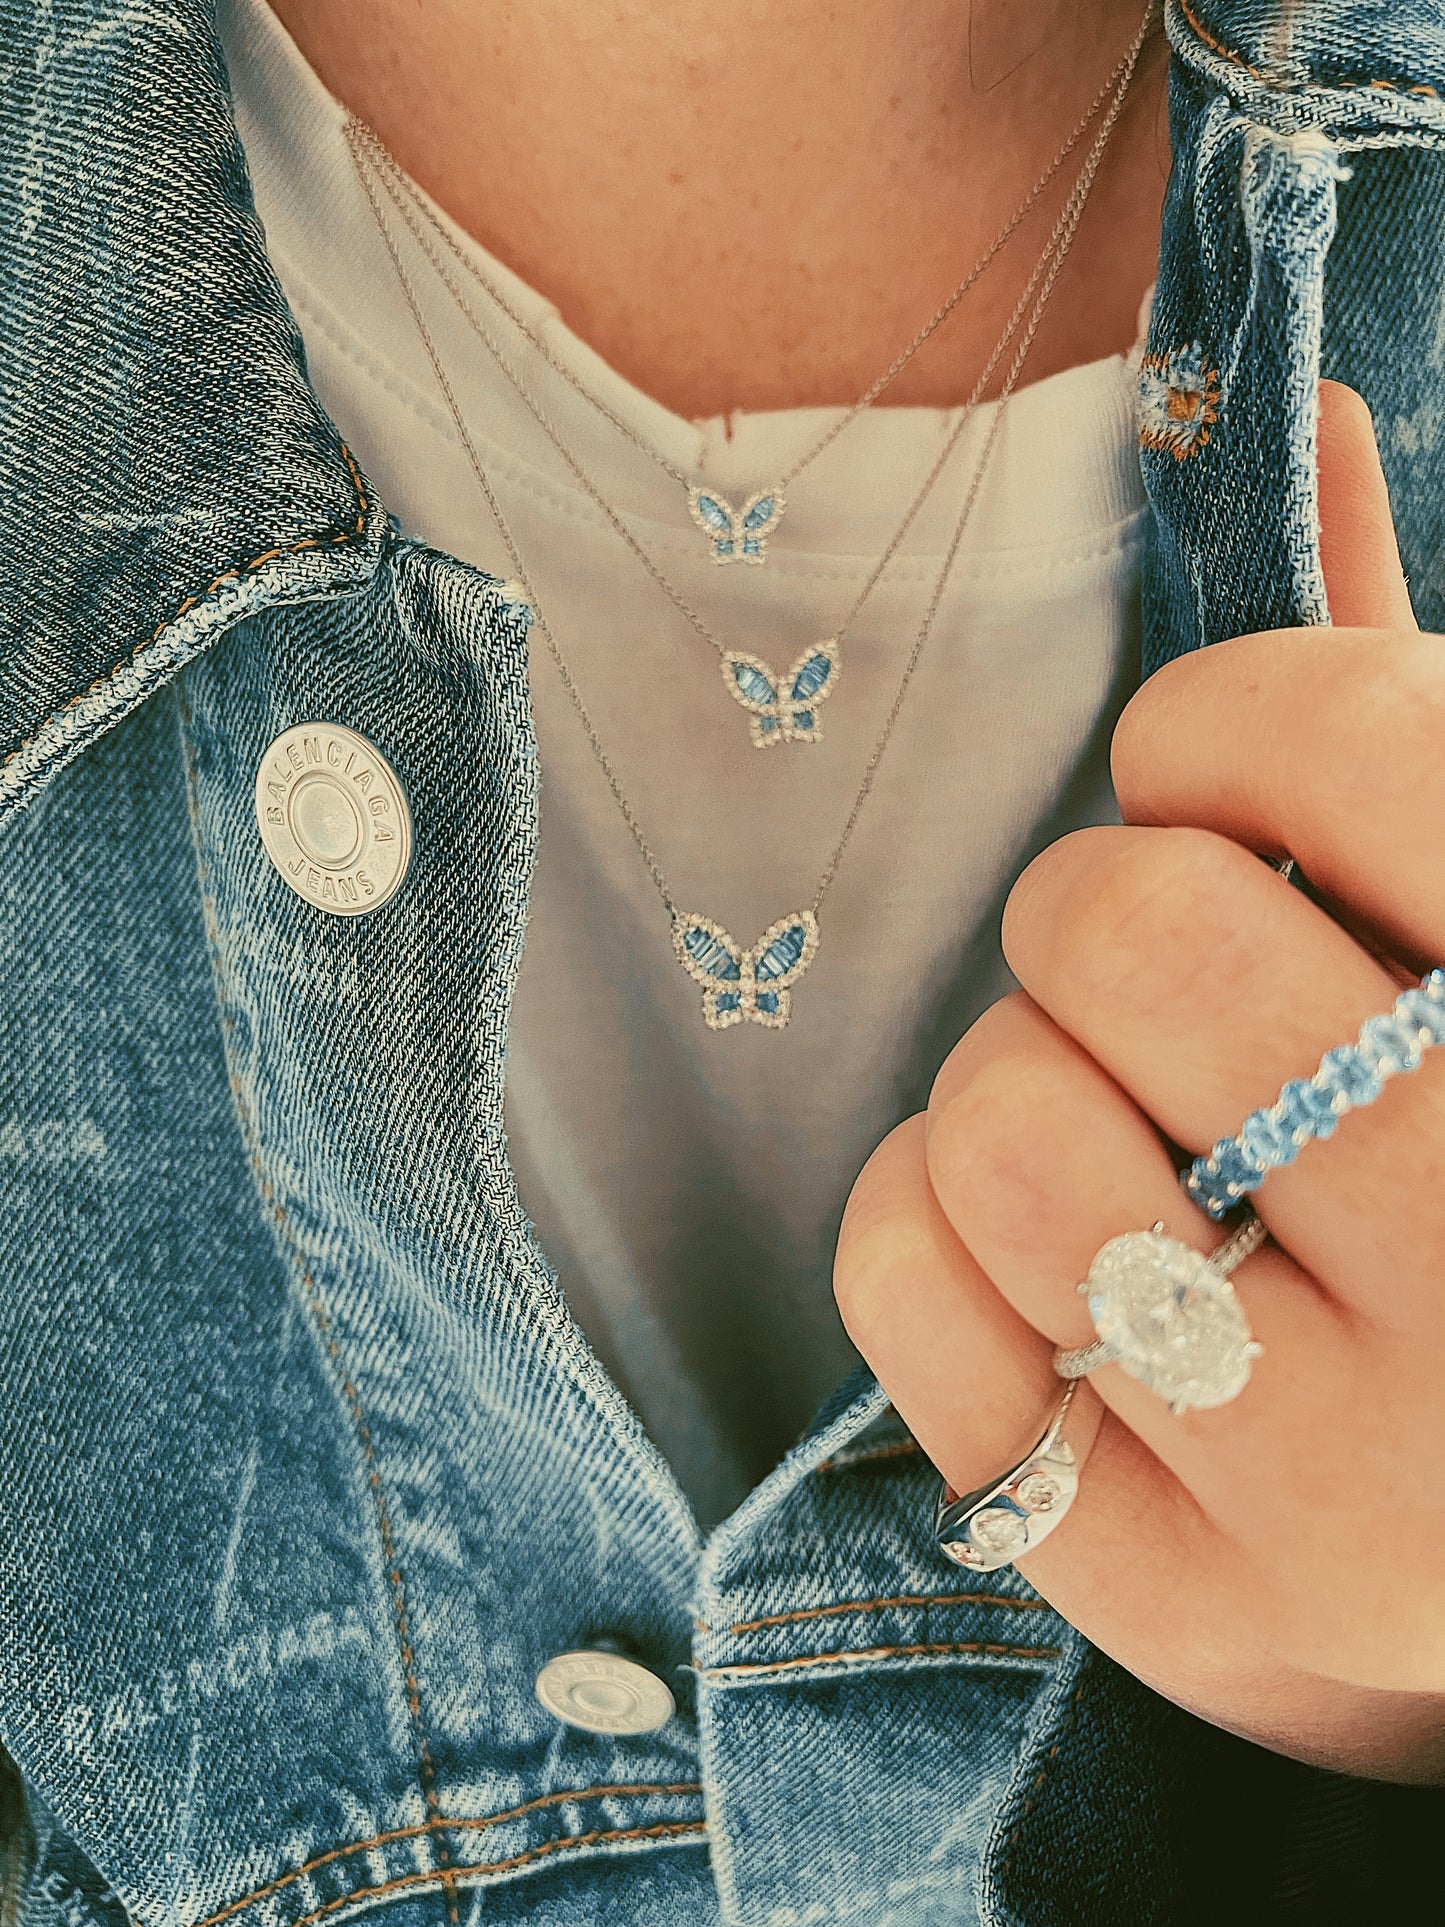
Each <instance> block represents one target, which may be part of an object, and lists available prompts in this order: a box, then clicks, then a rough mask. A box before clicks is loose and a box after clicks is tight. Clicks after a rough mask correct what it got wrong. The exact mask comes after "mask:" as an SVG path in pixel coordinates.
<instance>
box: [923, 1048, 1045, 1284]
mask: <svg viewBox="0 0 1445 1927" xmlns="http://www.w3.org/2000/svg"><path fill="white" fill-rule="evenodd" d="M981 1021H982V1020H981ZM1057 1095H1058V1076H1057V1069H1056V1067H1054V1066H1052V1065H1050V1064H1049V1063H1047V1062H1046V1061H1044V1060H1042V1059H1041V1058H1040V1056H1039V1055H1038V1053H1037V1052H1036V1051H1035V1050H1032V1049H1030V1048H1029V1047H1028V1045H1027V1043H1026V1042H1023V1041H1022V1040H1017V1041H1015V1042H1014V1043H1013V1044H1012V1046H1011V1047H1008V1048H1005V1049H1001V1050H991V1051H988V1052H987V1053H983V1052H979V1053H976V1054H975V1055H974V1056H973V1057H972V1060H971V1062H970V1063H969V1065H968V1067H967V1070H966V1072H965V1071H963V1070H960V1071H958V1072H956V1073H955V1074H954V1075H953V1076H952V1077H951V1078H949V1079H947V1080H945V1079H944V1078H943V1076H942V1075H940V1078H939V1081H938V1083H937V1085H936V1086H935V1097H934V1098H933V1099H932V1100H930V1104H929V1113H928V1122H929V1129H928V1175H929V1180H930V1182H931V1184H932V1186H933V1191H934V1195H935V1196H936V1197H937V1199H938V1202H939V1204H940V1206H941V1207H942V1210H943V1212H944V1215H945V1216H946V1217H947V1218H948V1220H949V1222H950V1224H952V1226H953V1228H954V1230H955V1232H956V1233H957V1235H958V1236H959V1238H960V1239H962V1241H963V1243H964V1244H965V1246H970V1247H978V1248H983V1247H984V1246H986V1247H987V1248H988V1249H991V1250H992V1249H998V1248H1000V1247H1003V1248H1008V1249H1012V1248H1013V1246H1014V1245H1015V1244H1016V1243H1017V1242H1018V1240H1019V1239H1020V1237H1023V1238H1024V1239H1025V1240H1027V1239H1028V1237H1029V1236H1030V1234H1031V1228H1032V1227H1033V1226H1034V1225H1036V1224H1037V1223H1038V1222H1039V1216H1038V1214H1039V1213H1040V1212H1047V1211H1048V1210H1050V1209H1051V1208H1053V1206H1054V1205H1056V1203H1057V1199H1056V1197H1055V1196H1054V1194H1053V1191H1052V1189H1051V1187H1050V1185H1049V1183H1048V1181H1047V1176H1046V1174H1045V1172H1044V1171H1043V1170H1042V1168H1041V1164H1040V1160H1039V1156H1038V1151H1037V1136H1038V1123H1039V1117H1040V1114H1041V1110H1042V1111H1045V1112H1046V1111H1047V1108H1048V1107H1049V1106H1050V1105H1052V1104H1053V1103H1054V1102H1055V1101H1056V1100H1057Z"/></svg>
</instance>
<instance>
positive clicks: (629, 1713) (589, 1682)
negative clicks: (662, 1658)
mask: <svg viewBox="0 0 1445 1927" xmlns="http://www.w3.org/2000/svg"><path fill="white" fill-rule="evenodd" d="M537 1698H538V1699H539V1700H541V1702H542V1704H543V1705H544V1706H545V1707H546V1709H547V1711H548V1712H549V1713H555V1714H556V1715H557V1718H558V1719H559V1720H565V1721H566V1722H567V1724H568V1725H569V1726H580V1727H583V1728H585V1730H586V1731H587V1732H589V1733H651V1732H653V1731H655V1730H656V1728H657V1727H659V1726H666V1724H667V1722H668V1721H669V1720H670V1719H671V1718H672V1716H673V1713H674V1712H675V1711H676V1710H677V1709H676V1702H675V1701H674V1700H673V1697H672V1694H671V1693H670V1692H669V1691H668V1689H667V1687H666V1686H665V1685H664V1684H663V1683H662V1681H661V1680H660V1679H659V1678H658V1677H657V1675H656V1673H649V1672H648V1670H647V1668H646V1667H645V1666H639V1665H638V1664H637V1661H636V1660H635V1659H624V1658H623V1656H622V1654H621V1653H609V1652H598V1651H591V1652H575V1653H558V1655H557V1657H556V1658H555V1659H549V1660H548V1661H547V1664H546V1665H545V1666H544V1667H543V1668H542V1670H541V1672H540V1673H538V1675H537Z"/></svg>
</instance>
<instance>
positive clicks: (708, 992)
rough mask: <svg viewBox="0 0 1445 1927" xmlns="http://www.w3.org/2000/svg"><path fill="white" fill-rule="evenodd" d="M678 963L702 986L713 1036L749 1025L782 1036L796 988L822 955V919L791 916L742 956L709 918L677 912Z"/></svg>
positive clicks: (806, 912) (809, 913)
mask: <svg viewBox="0 0 1445 1927" xmlns="http://www.w3.org/2000/svg"><path fill="white" fill-rule="evenodd" d="M672 944H673V948H674V949H675V950H676V952H677V960H678V962H679V963H680V964H681V965H682V967H683V969H684V970H685V971H686V972H687V974H688V976H689V977H691V978H692V980H693V982H694V983H699V984H701V985H702V1017H703V1022H704V1023H705V1024H706V1025H707V1027H708V1029H709V1030H728V1029H730V1028H731V1027H732V1026H733V1025H734V1024H741V1023H743V1022H744V1021H745V1020H746V1021H747V1022H748V1023H751V1024H766V1025H767V1026H768V1028H769V1029H770V1030H781V1029H782V1028H783V1026H784V1024H786V1023H787V1021H788V1016H789V1013H790V1012H791V1010H792V1006H793V993H792V990H791V988H790V986H791V985H793V984H795V983H796V982H797V981H798V979H799V977H801V976H802V974H803V972H804V971H805V970H806V969H807V968H808V965H809V964H810V963H811V962H812V961H813V958H814V957H815V956H816V955H817V952H818V919H817V918H816V917H815V916H814V915H813V912H812V911H811V910H793V911H790V912H789V913H788V915H787V916H786V917H779V918H778V920H777V922H776V923H773V924H769V926H768V928H767V929H766V930H765V931H764V932H763V934H762V935H761V936H760V937H759V938H758V940H757V942H756V943H755V944H754V945H753V947H752V949H751V950H744V949H743V947H742V945H741V944H740V943H738V941H737V940H736V938H734V937H730V936H729V935H728V933H727V931H726V930H724V929H723V927H722V925H721V924H720V923H714V922H713V920H712V918H711V917H698V916H693V915H691V914H689V913H687V912H684V911H681V910H679V911H678V912H677V913H676V914H675V916H674V917H673V920H672Z"/></svg>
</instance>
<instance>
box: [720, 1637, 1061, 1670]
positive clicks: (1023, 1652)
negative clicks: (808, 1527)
mask: <svg viewBox="0 0 1445 1927" xmlns="http://www.w3.org/2000/svg"><path fill="white" fill-rule="evenodd" d="M929 1653H987V1654H989V1655H990V1656H992V1657H994V1658H999V1659H1057V1658H1058V1657H1059V1649H1058V1647H1057V1646H1004V1645H998V1644H995V1643H994V1642H993V1641H992V1640H982V1639H958V1640H949V1641H946V1642H944V1641H940V1642H938V1643H937V1644H929V1645H920V1646H856V1647H846V1648H844V1649H843V1651H841V1652H836V1653H808V1654H807V1655H806V1656H805V1657H804V1658H802V1659H769V1660H758V1661H756V1662H749V1663H748V1664H746V1665H743V1666H704V1667H703V1668H702V1673H703V1676H704V1678H707V1679H718V1678H721V1677H722V1676H723V1675H724V1674H728V1673H786V1672H791V1671H793V1670H794V1669H795V1668H797V1667H799V1666H826V1665H828V1664H829V1662H830V1661H833V1660H847V1659H890V1658H912V1657H913V1656H914V1655H915V1654H929Z"/></svg>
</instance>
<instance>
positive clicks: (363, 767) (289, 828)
mask: <svg viewBox="0 0 1445 1927" xmlns="http://www.w3.org/2000/svg"><path fill="white" fill-rule="evenodd" d="M256 826H257V828H258V829H259V830H260V832H261V842H262V844H263V845H264V847H265V850H266V854H267V856H269V857H270V859H271V861H272V862H273V863H274V864H275V866H276V868H277V869H278V870H279V871H280V872H281V875H282V876H283V877H284V878H285V879H286V881H287V882H288V883H289V884H290V886H291V888H292V889H293V890H294V891H295V892H296V894H297V896H298V897H304V898H305V899H306V901H307V902H308V903H310V904H313V905H314V906H315V907H316V908H317V909H318V910H325V911H327V912H329V914H330V915H332V916H334V917H360V916H365V914H366V913H367V911H368V910H378V909H380V907H381V905H382V904H383V903H385V902H386V901H387V899H388V898H389V897H393V896H395V895H396V892H397V891H398V890H399V889H400V888H401V884H402V879H403V878H404V877H405V875H406V872H407V865H408V864H409V863H410V861H411V812H410V810H408V808H407V803H406V794H405V792H404V791H403V789H402V787H401V784H400V782H399V781H398V780H397V774H396V771H395V770H394V769H393V768H392V767H391V764H390V763H388V762H387V760H386V758H385V757H384V756H383V755H382V753H381V751H380V750H379V749H378V748H377V747H376V745H375V743H372V742H368V741H367V739H366V737H365V736H362V735H360V734H359V733H358V732H357V731H356V730H354V729H347V728H346V726H345V725H344V724H342V723H295V724H293V726H292V727H291V728H290V729H286V730H283V731H282V732H281V734H280V735H279V736H278V737H277V738H276V740H275V742H274V743H272V745H271V747H270V748H269V749H268V750H267V751H266V754H265V755H264V756H263V757H262V758H261V762H260V766H259V768H258V769H257V771H256Z"/></svg>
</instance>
